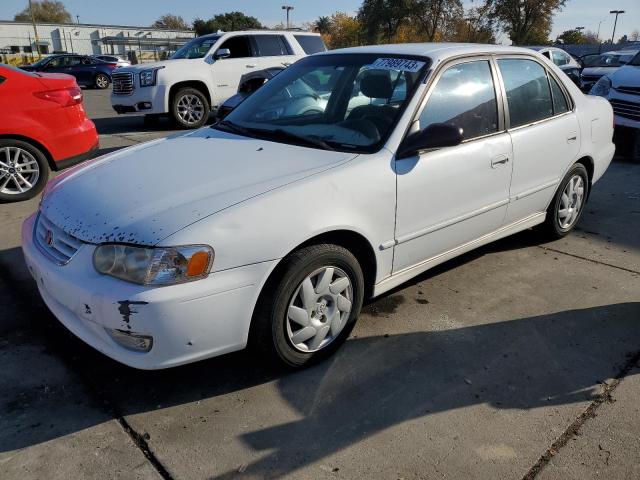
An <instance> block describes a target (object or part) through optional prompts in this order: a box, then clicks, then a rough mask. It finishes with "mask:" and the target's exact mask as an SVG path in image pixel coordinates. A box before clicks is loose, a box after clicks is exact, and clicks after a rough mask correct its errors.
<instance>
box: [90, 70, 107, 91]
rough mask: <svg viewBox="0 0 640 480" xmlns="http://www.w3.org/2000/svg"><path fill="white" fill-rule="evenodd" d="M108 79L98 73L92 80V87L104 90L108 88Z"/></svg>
mask: <svg viewBox="0 0 640 480" xmlns="http://www.w3.org/2000/svg"><path fill="white" fill-rule="evenodd" d="M109 83H110V80H109V77H108V76H106V75H105V74H104V73H99V74H97V75H96V78H95V79H94V82H93V86H94V87H96V88H97V89H98V90H104V89H105V88H109Z"/></svg>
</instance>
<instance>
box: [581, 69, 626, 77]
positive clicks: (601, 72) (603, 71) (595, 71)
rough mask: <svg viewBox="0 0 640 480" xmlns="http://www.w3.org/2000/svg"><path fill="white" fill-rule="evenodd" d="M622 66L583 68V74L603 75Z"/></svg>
mask: <svg viewBox="0 0 640 480" xmlns="http://www.w3.org/2000/svg"><path fill="white" fill-rule="evenodd" d="M618 68H620V67H587V68H584V69H583V70H582V75H589V76H594V77H595V76H603V75H606V74H608V73H611V72H615V71H616V70H617V69H618Z"/></svg>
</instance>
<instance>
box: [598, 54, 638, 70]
mask: <svg viewBox="0 0 640 480" xmlns="http://www.w3.org/2000/svg"><path fill="white" fill-rule="evenodd" d="M635 53H636V52H629V53H626V52H625V53H604V54H602V55H600V56H599V57H597V58H596V59H594V60H593V62H592V63H590V64H589V66H590V67H621V66H622V65H625V64H626V63H627V62H629V61H630V60H631V59H632V58H633V56H634V55H635Z"/></svg>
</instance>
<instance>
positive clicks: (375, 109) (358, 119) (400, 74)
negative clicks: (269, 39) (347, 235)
mask: <svg viewBox="0 0 640 480" xmlns="http://www.w3.org/2000/svg"><path fill="white" fill-rule="evenodd" d="M429 63H430V61H429V59H428V58H423V57H420V58H418V57H409V56H400V55H385V54H335V55H319V56H314V57H307V58H305V59H302V60H300V61H299V62H297V63H295V64H294V65H293V66H291V67H289V68H287V69H286V70H284V71H283V72H282V73H280V74H279V75H277V76H276V77H275V78H273V79H272V80H269V81H268V82H267V83H266V84H265V85H264V87H262V88H260V89H259V90H258V91H257V92H255V93H254V94H253V95H252V96H250V97H249V98H248V99H247V100H246V101H244V102H243V103H241V104H240V105H239V106H238V108H236V109H235V110H234V111H232V112H231V113H230V114H229V115H228V116H227V117H226V118H225V120H224V121H222V122H220V123H219V124H217V125H214V128H217V129H220V130H226V131H231V132H234V133H239V134H241V135H245V136H250V137H256V138H264V139H268V140H273V141H277V142H283V143H292V144H299V145H305V146H309V147H313V148H321V149H327V150H340V151H354V152H374V151H377V150H379V149H380V148H381V147H382V145H383V144H384V142H385V141H386V139H387V138H388V136H389V135H390V134H391V131H392V130H393V128H394V126H395V124H396V122H397V121H398V119H399V117H400V115H401V114H402V112H403V110H404V108H405V107H406V104H407V103H408V101H409V100H410V99H411V96H412V95H413V92H414V90H415V88H416V86H417V85H418V84H419V83H420V81H421V80H422V79H423V77H424V75H425V72H426V70H427V68H428V66H429Z"/></svg>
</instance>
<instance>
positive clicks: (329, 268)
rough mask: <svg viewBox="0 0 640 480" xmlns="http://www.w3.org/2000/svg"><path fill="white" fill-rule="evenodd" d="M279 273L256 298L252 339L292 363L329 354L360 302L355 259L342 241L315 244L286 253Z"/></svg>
mask: <svg viewBox="0 0 640 480" xmlns="http://www.w3.org/2000/svg"><path fill="white" fill-rule="evenodd" d="M276 275H277V278H274V279H271V280H270V281H269V282H267V285H266V286H265V288H264V290H263V292H262V294H261V295H260V299H259V300H258V305H257V306H256V311H255V313H254V317H253V321H252V326H251V333H250V342H251V344H252V345H253V346H254V347H256V348H258V349H259V350H261V351H262V352H263V353H266V354H267V355H268V356H269V357H271V358H272V359H276V360H278V361H279V362H280V363H283V364H285V365H287V366H289V367H294V368H298V367H302V366H304V365H306V364H308V363H309V362H311V361H312V360H319V359H321V358H323V357H326V356H328V355H331V354H332V353H333V352H334V351H335V350H336V349H337V348H338V347H339V346H340V345H341V344H342V343H343V342H344V341H345V340H346V339H347V337H348V336H349V333H350V332H351V330H352V329H353V327H354V325H355V322H356V319H357V318H358V314H359V313H360V308H361V307H362V299H363V295H364V277H363V274H362V269H361V267H360V264H359V263H358V261H357V259H356V258H355V257H354V256H353V254H352V253H351V252H349V251H348V250H347V249H345V248H343V247H340V246H338V245H332V244H321V245H313V246H309V247H305V248H302V249H300V250H298V251H296V252H294V253H292V254H291V255H289V256H288V257H286V258H285V259H284V260H283V263H282V265H280V266H279V268H278V272H277V273H276Z"/></svg>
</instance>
